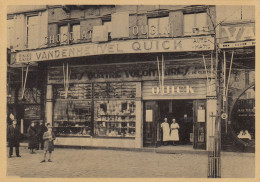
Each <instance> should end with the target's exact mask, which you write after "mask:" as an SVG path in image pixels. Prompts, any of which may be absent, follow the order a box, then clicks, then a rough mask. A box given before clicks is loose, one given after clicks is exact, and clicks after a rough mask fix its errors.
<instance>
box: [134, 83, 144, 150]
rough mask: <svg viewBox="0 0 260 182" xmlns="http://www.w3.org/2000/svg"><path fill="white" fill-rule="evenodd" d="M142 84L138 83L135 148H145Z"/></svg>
mask: <svg viewBox="0 0 260 182" xmlns="http://www.w3.org/2000/svg"><path fill="white" fill-rule="evenodd" d="M141 89H142V87H141V82H138V83H136V101H135V104H136V107H135V109H136V111H135V112H136V124H135V148H142V147H143V134H142V132H143V114H142V113H143V107H142V101H141V93H142V90H141Z"/></svg>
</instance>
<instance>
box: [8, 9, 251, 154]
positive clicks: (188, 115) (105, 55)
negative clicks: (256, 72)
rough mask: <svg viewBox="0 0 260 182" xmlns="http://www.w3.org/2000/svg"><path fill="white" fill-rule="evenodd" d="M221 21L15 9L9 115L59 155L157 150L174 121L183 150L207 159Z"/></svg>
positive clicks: (162, 12)
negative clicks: (34, 126)
mask: <svg viewBox="0 0 260 182" xmlns="http://www.w3.org/2000/svg"><path fill="white" fill-rule="evenodd" d="M216 14H217V13H216V6H164V5H161V6H148V5H137V6H125V5H124V6H121V5H115V6H112V5H111V6H107V5H104V6H102V5H100V6H74V5H73V6H72V5H71V6H38V7H33V9H32V8H31V9H30V10H28V9H27V10H19V11H18V10H17V9H16V11H15V12H10V13H9V14H8V20H7V22H8V33H9V35H8V48H9V49H10V50H11V53H10V55H11V56H10V57H11V58H10V62H9V67H8V79H9V81H8V115H9V114H10V113H13V114H14V115H15V117H16V118H17V119H18V123H20V124H21V126H22V128H23V131H24V132H26V129H27V127H28V125H29V123H30V121H31V120H38V119H44V120H46V122H48V123H50V124H51V125H52V126H53V127H54V131H55V133H56V135H57V139H56V144H57V145H72V146H73V145H76V146H104V147H123V148H142V147H145V146H160V145H161V143H162V130H161V126H160V125H161V123H162V121H163V119H164V118H165V117H167V118H168V121H169V124H170V122H171V120H172V119H173V118H175V119H176V121H177V122H178V123H179V125H180V129H179V138H180V141H179V143H180V144H182V145H191V146H193V147H194V148H195V149H205V150H208V148H209V142H208V141H209V138H210V137H211V136H213V135H214V126H215V119H216V118H215V117H214V115H216V113H217V95H216V80H217V79H216V72H217V69H216V58H215V57H216V55H215V49H216V45H217V44H218V42H216V40H217V39H216V37H217V36H223V35H224V33H223V32H224V30H227V29H226V28H225V24H221V28H220V30H219V31H216V30H217V29H216V28H214V25H215V24H216ZM222 29H223V30H222ZM228 30H229V29H228ZM229 33H230V32H227V34H228V35H229ZM221 41H222V42H221V43H225V42H226V40H224V39H223V40H222V39H221ZM223 50H224V48H223ZM232 74H233V72H232ZM250 74H251V75H252V74H253V72H250ZM232 79H233V78H231V79H230V83H231V84H232V83H233V82H234V81H232ZM251 81H253V80H252V79H251ZM231 88H233V87H232V86H230V91H231ZM233 100H235V98H233ZM229 102H230V101H229ZM223 105H224V104H223ZM234 105H235V104H234ZM230 109H231V108H229V110H230ZM231 110H232V109H231ZM227 123H228V122H227ZM229 123H230V122H229ZM231 123H232V122H231Z"/></svg>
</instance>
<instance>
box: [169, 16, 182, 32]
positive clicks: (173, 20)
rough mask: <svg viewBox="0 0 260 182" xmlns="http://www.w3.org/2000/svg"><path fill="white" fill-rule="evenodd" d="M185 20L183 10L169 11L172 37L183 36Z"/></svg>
mask: <svg viewBox="0 0 260 182" xmlns="http://www.w3.org/2000/svg"><path fill="white" fill-rule="evenodd" d="M183 21H184V20H183V12H182V11H174V12H170V13H169V23H170V35H171V36H172V37H179V36H183Z"/></svg>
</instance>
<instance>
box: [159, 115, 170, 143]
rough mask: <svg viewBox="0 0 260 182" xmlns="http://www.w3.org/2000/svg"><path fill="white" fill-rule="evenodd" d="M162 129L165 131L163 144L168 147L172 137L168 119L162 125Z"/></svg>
mask: <svg viewBox="0 0 260 182" xmlns="http://www.w3.org/2000/svg"><path fill="white" fill-rule="evenodd" d="M161 128H162V130H163V143H164V145H167V142H168V141H169V137H170V127H169V123H168V122H167V118H166V117H165V118H164V122H163V123H162V124H161Z"/></svg>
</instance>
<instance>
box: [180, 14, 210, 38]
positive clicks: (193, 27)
mask: <svg viewBox="0 0 260 182" xmlns="http://www.w3.org/2000/svg"><path fill="white" fill-rule="evenodd" d="M207 32H208V26H207V14H206V13H195V14H185V15H184V35H194V34H205V33H207Z"/></svg>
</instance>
